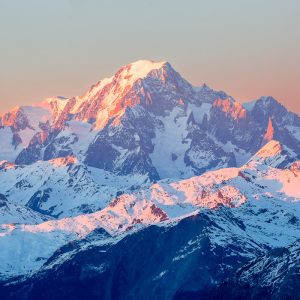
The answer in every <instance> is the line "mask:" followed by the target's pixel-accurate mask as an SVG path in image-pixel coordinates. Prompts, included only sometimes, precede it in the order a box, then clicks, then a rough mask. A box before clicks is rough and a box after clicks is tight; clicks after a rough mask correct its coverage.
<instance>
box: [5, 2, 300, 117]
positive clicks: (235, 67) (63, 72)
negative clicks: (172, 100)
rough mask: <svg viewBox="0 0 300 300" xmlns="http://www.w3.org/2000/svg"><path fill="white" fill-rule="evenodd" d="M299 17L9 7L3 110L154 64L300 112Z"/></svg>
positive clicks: (153, 5) (217, 8) (169, 6)
mask: <svg viewBox="0 0 300 300" xmlns="http://www.w3.org/2000/svg"><path fill="white" fill-rule="evenodd" d="M299 15H300V1H299V0H285V1H283V0H251V1H250V0H184V1H182V0H51V1H48V0H0V112H5V111H7V110H9V109H11V108H12V107H14V106H16V105H23V104H31V103H34V102H38V101H41V100H43V99H45V98H47V97H50V96H56V95H60V96H65V97H71V96H76V95H82V94H83V93H84V92H85V91H86V90H87V89H88V88H89V87H90V86H91V85H92V84H94V83H95V82H97V81H99V80H100V79H102V78H105V77H108V76H111V75H113V74H114V73H115V72H116V71H117V70H118V69H119V68H120V67H121V66H123V65H126V64H128V63H130V62H133V61H136V60H139V59H150V60H154V61H165V60H167V61H169V62H170V63H171V65H172V66H173V67H174V68H175V69H176V70H177V71H178V72H179V73H180V74H181V75H182V76H183V77H184V78H186V79H187V80H188V81H190V82H191V83H192V84H194V85H202V84H203V83H206V84H208V85H209V86H210V87H212V88H214V89H217V90H224V91H225V92H227V93H228V94H230V95H232V96H233V97H234V98H235V99H236V100H238V101H241V102H245V101H249V100H252V99H256V98H259V97H260V96H267V95H272V96H274V97H275V98H276V99H277V100H279V101H280V102H281V103H283V104H284V105H285V106H286V107H287V108H288V109H290V110H293V111H295V112H297V113H298V114H300V95H299V90H300V86H299V79H300V18H299Z"/></svg>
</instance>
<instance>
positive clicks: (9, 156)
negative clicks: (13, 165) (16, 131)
mask: <svg viewBox="0 0 300 300" xmlns="http://www.w3.org/2000/svg"><path fill="white" fill-rule="evenodd" d="M12 140H13V133H12V130H11V128H10V127H3V128H0V141H1V147H0V159H1V160H8V161H11V162H13V161H14V160H15V159H16V157H17V155H18V153H19V152H20V151H21V150H19V149H18V150H17V151H16V150H15V147H14V146H13V145H12Z"/></svg>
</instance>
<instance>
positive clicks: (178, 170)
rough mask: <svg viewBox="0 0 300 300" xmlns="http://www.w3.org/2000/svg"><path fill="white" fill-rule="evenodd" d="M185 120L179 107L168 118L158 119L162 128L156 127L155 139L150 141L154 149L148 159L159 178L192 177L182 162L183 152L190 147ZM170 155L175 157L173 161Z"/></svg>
mask: <svg viewBox="0 0 300 300" xmlns="http://www.w3.org/2000/svg"><path fill="white" fill-rule="evenodd" d="M187 119H188V117H187V115H186V114H184V113H183V111H182V109H181V108H179V107H176V108H175V109H174V110H173V111H171V112H170V114H169V115H168V116H166V117H161V118H160V120H161V122H162V124H163V128H160V127H158V128H157V129H156V131H155V138H154V139H153V140H152V142H153V144H154V145H155V148H154V151H153V153H151V154H150V158H151V160H152V163H153V165H154V166H155V168H156V170H157V171H158V174H159V176H160V177H161V178H182V177H185V176H186V177H189V176H192V175H193V173H192V171H191V170H187V166H186V164H185V162H184V155H185V152H186V151H187V150H188V148H189V147H190V140H187V139H186V137H187V134H188V131H187ZM172 154H173V157H174V155H175V156H176V159H175V160H172ZM173 159H174V158H173Z"/></svg>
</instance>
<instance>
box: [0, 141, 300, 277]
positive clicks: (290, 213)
mask: <svg viewBox="0 0 300 300" xmlns="http://www.w3.org/2000/svg"><path fill="white" fill-rule="evenodd" d="M273 143H274V142H273V141H270V142H269V144H270V145H266V146H265V148H272V147H271V146H272V144H273ZM257 156H258V154H256V155H255V156H254V158H253V160H250V161H249V162H248V163H247V164H246V165H244V166H242V167H240V168H229V169H220V170H216V171H210V172H207V173H205V174H203V175H201V176H198V177H192V178H190V179H185V180H181V181H175V182H174V181H172V180H167V181H161V182H159V183H155V184H153V185H152V186H150V187H149V188H147V189H144V190H143V189H142V190H138V191H136V192H133V193H130V194H122V195H119V196H118V197H117V198H115V199H113V200H112V201H111V202H110V204H109V205H108V206H107V207H105V208H104V209H102V210H100V211H97V212H95V213H92V214H84V215H80V216H76V217H73V218H64V219H60V220H50V221H47V222H44V223H40V224H37V225H26V224H25V225H22V224H20V225H18V224H16V225H14V226H13V227H11V228H9V230H4V231H3V237H4V238H3V239H0V246H1V248H2V249H9V251H8V252H9V255H10V256H13V257H16V256H17V253H16V252H15V251H16V250H15V249H20V247H21V248H22V247H23V249H30V251H29V252H26V251H25V250H24V251H23V253H22V262H20V260H17V261H14V262H13V260H11V259H7V260H4V261H3V263H2V265H1V270H2V276H4V277H7V276H8V277H11V276H15V275H16V274H18V275H25V274H26V273H27V272H29V270H31V271H37V270H38V269H39V268H40V267H41V266H42V265H43V264H44V263H47V261H48V262H49V258H50V257H51V256H53V255H55V252H56V251H57V250H58V249H59V247H63V246H64V245H65V244H67V243H71V244H73V243H74V241H78V240H79V241H80V240H82V239H84V238H86V237H87V236H89V235H90V234H92V233H93V231H95V230H98V229H104V230H105V231H106V232H107V234H106V235H107V237H105V238H103V239H100V240H98V239H96V241H95V242H96V244H98V243H100V244H103V245H106V246H107V245H115V244H116V243H118V242H119V240H120V239H121V240H123V239H124V237H126V236H127V235H131V234H132V233H135V232H139V231H140V230H142V229H143V228H145V227H148V226H150V225H152V224H158V225H159V226H162V227H166V228H168V227H170V226H171V227H172V226H176V224H177V223H178V222H179V221H180V220H182V219H185V218H187V217H191V216H196V215H198V214H200V216H202V214H204V215H207V214H209V215H210V218H211V219H213V222H214V224H215V225H214V226H217V227H218V228H219V231H217V230H213V231H212V232H210V231H209V232H208V231H207V237H209V238H210V239H211V240H213V241H214V242H215V243H217V244H218V245H223V244H224V243H225V244H226V243H227V241H229V240H231V241H232V239H233V240H234V239H242V240H243V243H244V246H243V247H244V248H245V247H247V246H246V245H248V244H249V243H250V244H256V245H260V246H259V251H263V249H265V248H266V249H269V248H272V247H279V246H282V245H285V246H286V247H288V245H291V244H293V243H295V242H296V241H297V240H298V239H299V238H300V236H299V230H298V227H299V222H298V220H299V218H300V206H299V205H300V201H299V200H300V194H299V190H298V188H297V187H298V185H299V184H300V181H299V180H300V179H299V178H300V169H299V164H298V162H295V163H294V164H292V165H291V167H290V168H284V169H279V168H274V167H272V166H269V165H268V164H267V163H266V161H264V162H260V161H257V160H256V157H257ZM192 218H193V217H192ZM2 226H3V225H2ZM5 228H6V227H5V226H4V229H5ZM207 230H208V229H207ZM233 232H234V233H235V234H234V236H232V234H233ZM137 234H138V233H137ZM53 241H55V243H53ZM75 244H76V243H75ZM45 245H47V248H46V249H45ZM112 247H114V246H112ZM33 248H34V252H33V250H32V249H33ZM40 248H41V249H40ZM71 248H72V247H71ZM83 248H85V247H83ZM72 249H73V248H72ZM255 249H256V248H255ZM78 251H81V248H80V249H79V250H78ZM251 251H252V250H251ZM251 251H250V252H249V253H248V254H247V255H250V256H254V255H255V253H252V252H251ZM35 253H36V254H35ZM40 253H43V256H42V257H41V256H40ZM73 254H74V252H73V250H72V251H71V253H70V254H68V253H65V251H63V253H62V257H59V258H58V260H61V259H62V260H63V261H64V260H66V259H69V257H72V255H73ZM7 262H9V264H8V263H7ZM16 267H18V268H19V269H16ZM20 267H21V269H20Z"/></svg>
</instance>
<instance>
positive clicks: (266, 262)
mask: <svg viewBox="0 0 300 300" xmlns="http://www.w3.org/2000/svg"><path fill="white" fill-rule="evenodd" d="M299 185H300V117H299V116H298V115H297V114H295V113H293V112H290V111H288V110H287V109H286V108H285V107H284V106H283V105H282V104H280V103H279V102H278V101H276V100H275V99H274V98H272V97H261V98H259V99H257V100H255V101H252V102H250V103H246V104H241V103H239V102H238V101H236V100H235V99H234V98H233V97H231V96H229V95H227V94H226V93H225V92H223V91H215V90H213V89H211V88H209V87H208V86H207V85H205V84H204V85H203V86H200V87H195V86H193V85H191V84H190V83H189V82H188V81H186V80H185V79H184V78H182V77H181V75H180V74H179V73H178V72H176V71H175V70H174V69H173V67H172V66H171V65H170V64H169V63H168V62H152V61H147V60H141V61H137V62H134V63H132V64H129V65H126V66H124V67H122V68H121V69H120V70H119V71H117V73H116V74H115V75H114V76H112V77H110V78H106V79H103V80H101V81H99V82H97V83H96V84H95V85H93V86H92V87H91V88H90V89H89V91H87V92H86V93H85V94H84V95H83V96H79V97H73V98H64V97H53V98H49V99H46V100H44V101H42V102H40V103H37V104H34V105H32V106H20V107H16V108H14V109H13V110H11V111H9V112H7V113H4V114H3V115H1V116H0V220H1V225H0V226H1V228H0V247H1V256H2V260H1V261H0V266H1V267H0V294H1V295H3V298H4V299H41V298H45V299H94V298H100V299H151V298H153V297H155V299H241V298H242V297H244V298H246V299H248V298H249V299H299V293H298V289H297V286H298V284H299V283H300V275H299V274H300V269H299V267H300V263H299V253H300V250H299V249H300V248H299V242H300V206H299V205H300V189H299Z"/></svg>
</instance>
